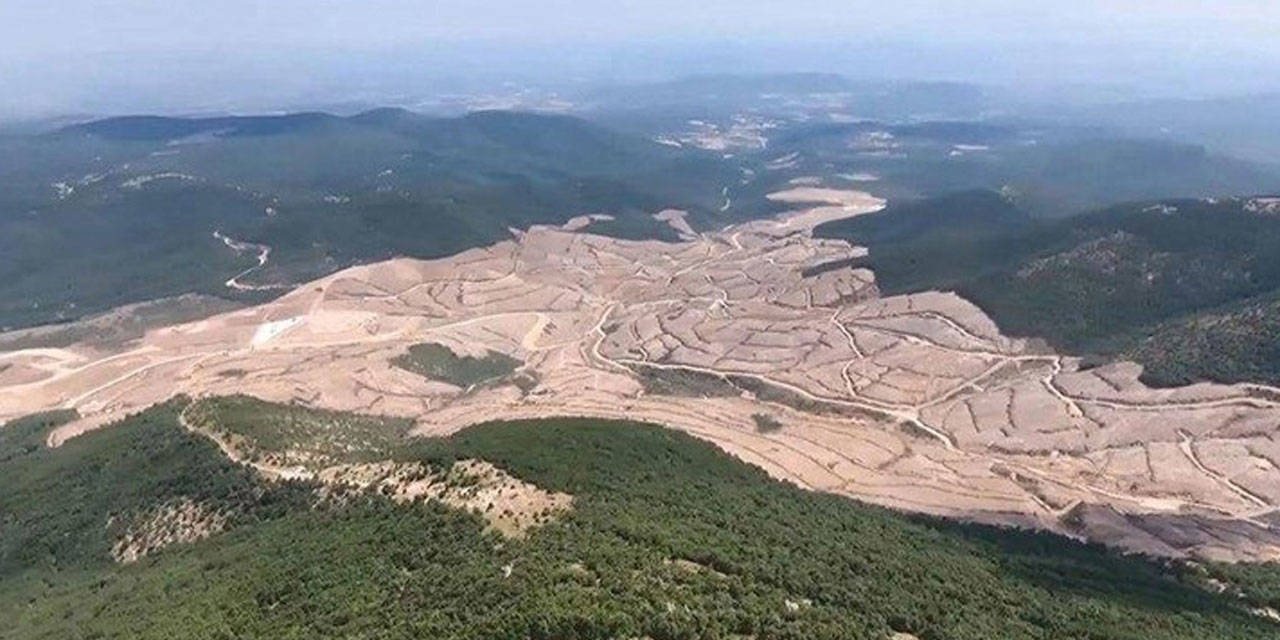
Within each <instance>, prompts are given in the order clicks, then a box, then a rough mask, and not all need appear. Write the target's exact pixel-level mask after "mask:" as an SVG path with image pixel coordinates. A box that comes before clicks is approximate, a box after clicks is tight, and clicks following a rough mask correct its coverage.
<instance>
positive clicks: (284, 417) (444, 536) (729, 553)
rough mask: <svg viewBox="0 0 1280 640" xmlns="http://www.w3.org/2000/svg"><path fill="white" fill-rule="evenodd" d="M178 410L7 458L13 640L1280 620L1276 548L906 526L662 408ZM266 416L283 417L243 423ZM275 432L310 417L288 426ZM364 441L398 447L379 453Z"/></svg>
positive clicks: (1067, 632) (932, 631)
mask: <svg viewBox="0 0 1280 640" xmlns="http://www.w3.org/2000/svg"><path fill="white" fill-rule="evenodd" d="M188 403H189V401H187V400H184V399H179V400H176V401H173V402H170V403H167V404H165V405H161V406H158V407H156V408H153V409H151V410H148V411H146V412H144V413H142V414H140V415H137V416H134V417H131V418H129V419H127V420H125V421H124V422H122V423H120V424H117V425H114V426H111V427H109V428H106V429H103V430H101V431H98V432H95V433H92V434H88V435H85V436H82V437H81V438H77V439H75V440H72V441H70V442H68V443H67V444H65V445H64V446H63V447H62V448H59V449H55V450H50V449H45V448H44V447H43V446H40V447H38V448H36V449H33V450H29V451H24V452H21V453H18V454H16V455H15V456H12V457H8V456H7V457H5V458H0V480H2V481H3V483H4V486H5V487H6V491H5V492H4V494H3V495H2V496H0V507H3V513H4V518H3V519H0V527H3V529H2V531H3V534H4V535H3V536H2V537H0V540H3V544H0V578H2V580H0V616H3V618H4V619H5V620H6V629H5V637H6V638H14V639H25V638H41V637H133V638H170V637H174V636H175V635H180V636H182V637H187V638H214V637H228V636H230V637H285V636H301V637H311V638H331V637H333V638H336V637H352V636H376V637H382V638H420V637H451V638H493V637H515V638H617V637H651V638H694V637H759V638H875V639H883V638H889V637H918V638H956V639H984V640H985V639H987V638H994V637H999V638H1011V639H1014V638H1086V637H1088V638H1137V637H1159V638H1168V639H1177V638H1189V639H1190V638H1197V639H1198V638H1207V637H1212V638H1223V639H1229V638H1241V639H1244V638H1249V639H1253V638H1263V637H1271V636H1273V635H1275V634H1276V633H1277V629H1278V628H1277V626H1276V623H1275V622H1274V621H1272V620H1270V619H1268V618H1266V617H1265V616H1264V615H1263V614H1261V613H1258V612H1257V611H1260V610H1261V609H1260V608H1261V607H1267V606H1275V605H1276V604H1277V603H1276V601H1275V598H1274V593H1273V591H1274V590H1273V589H1271V587H1270V586H1269V585H1273V584H1274V575H1275V571H1276V569H1275V568H1274V567H1268V566H1265V565H1257V566H1252V567H1238V568H1236V567H1225V566H1218V565H1205V566H1194V565H1189V564H1181V563H1170V562H1153V561H1149V560H1146V559H1143V558H1140V557H1133V556H1121V555H1117V554H1115V553H1113V552H1108V551H1106V550H1104V549H1102V548H1101V547H1097V546H1087V545H1084V544H1080V543H1078V542H1074V541H1071V540H1068V539H1065V538H1060V537H1057V536H1053V535H1049V534H1036V533H1028V532H1020V531H1016V530H1007V529H997V528H991V527H984V526H976V525H964V524H953V523H946V522H943V521H939V520H933V519H928V518H913V517H908V516H904V515H900V514H898V513H895V512H891V511H888V510H884V509H881V508H875V507H868V506H864V505H862V504H860V503H857V502H854V501H851V500H848V499H845V498H840V497H836V496H830V495H822V494H816V493H811V492H807V491H804V490H801V489H799V488H797V487H794V486H791V485H788V484H784V483H781V482H778V481H775V480H771V479H769V478H768V477H767V476H766V475H765V474H764V473H763V472H762V471H760V470H758V469H756V468H753V467H749V466H747V465H745V464H743V463H742V462H739V461H738V460H735V459H734V458H731V457H729V456H728V455H726V454H724V453H722V452H720V451H718V450H716V449H715V448H713V447H712V446H710V445H708V444H706V443H702V442H699V441H696V440H694V439H692V438H690V437H688V436H686V435H683V434H678V433H675V432H672V431H667V430H663V429H660V428H657V427H652V426H647V425H641V424H635V423H619V422H607V421H596V420H581V419H577V420H575V419H554V420H542V421H529V422H508V423H491V424H487V425H482V426H479V427H474V428H471V429H467V430H464V431H462V432H460V433H458V434H457V435H454V436H452V437H449V438H446V439H441V440H431V439H427V440H408V441H405V440H400V441H399V442H400V444H398V445H394V446H393V448H392V449H386V448H384V447H385V446H386V445H388V444H390V443H394V442H396V438H397V436H395V435H394V433H395V431H394V430H395V429H396V428H397V427H396V426H395V425H394V424H393V423H386V426H387V428H388V429H390V431H388V432H387V433H386V434H384V435H386V436H391V438H390V439H385V438H379V439H378V440H377V441H378V442H379V444H378V445H377V446H376V447H375V448H371V449H367V450H366V449H360V447H361V446H363V445H361V444H359V443H362V442H370V441H369V440H368V435H369V434H371V433H373V431H371V430H375V431H376V429H377V428H378V425H379V422H378V419H376V418H374V417H370V416H350V415H343V414H338V413H333V412H315V411H311V410H308V409H302V408H300V407H288V406H283V405H269V404H266V403H260V402H256V401H253V400H251V399H245V398H240V399H229V400H221V399H208V400H201V401H199V404H200V406H199V407H193V406H192V405H190V404H188ZM255 411H258V412H263V413H262V415H263V416H264V417H267V420H266V421H265V422H263V423H262V424H255V421H254V412H255ZM184 425H185V428H184ZM282 425H295V426H297V425H305V426H306V429H305V430H302V431H299V430H297V429H296V428H293V429H291V430H290V431H288V433H289V434H292V435H289V436H287V437H284V438H281V437H279V436H278V434H276V433H274V432H273V431H272V430H273V429H275V428H277V427H280V426H282ZM10 427H12V425H10ZM10 427H6V429H8V428H10ZM347 429H355V431H353V432H352V433H351V434H346V435H350V436H352V437H350V438H349V437H346V435H344V431H345V430H347ZM207 430H212V431H207ZM232 433H235V434H239V436H238V437H239V438H240V440H237V442H238V443H239V444H240V445H246V446H247V445H252V446H254V447H257V448H258V449H259V450H263V448H265V449H271V450H273V451H275V453H276V454H277V455H275V456H274V457H273V458H272V459H274V460H285V459H291V458H292V457H293V456H291V455H287V454H288V453H289V452H290V451H294V452H295V454H296V453H298V452H301V451H312V449H311V448H310V447H311V446H312V445H313V444H314V443H316V442H319V441H324V442H331V441H334V440H333V438H334V437H336V438H337V439H338V441H341V442H346V443H347V444H348V445H349V446H348V449H350V447H355V448H356V449H359V451H358V452H355V454H356V456H357V458H355V459H361V460H369V461H366V462H363V463H360V464H354V465H353V464H351V462H350V460H352V459H353V458H350V457H348V456H345V455H344V456H342V457H339V458H334V459H330V460H328V461H324V460H322V459H320V458H314V457H312V458H309V459H310V460H312V461H313V463H314V464H310V465H308V466H307V467H306V468H308V469H312V470H313V471H310V472H300V473H304V476H300V477H299V479H294V480H284V479H276V480H269V479H267V476H266V475H264V473H263V467H262V465H264V464H269V463H267V462H264V460H265V459H264V458H261V457H256V458H255V460H256V462H254V463H253V464H254V465H257V466H248V465H242V464H237V463H235V462H232V461H231V460H229V459H228V458H227V457H225V454H226V452H230V453H231V454H232V455H235V454H236V452H237V451H238V449H236V448H235V446H232V445H229V444H228V442H229V441H228V440H227V439H226V438H227V437H229V435H230V434H232ZM206 434H209V435H212V436H214V437H216V438H218V442H219V443H220V444H219V445H215V444H214V443H213V442H211V441H210V440H208V439H206V438H207V437H208V436H207V435H206ZM317 438H320V439H321V440H317ZM353 443H354V444H353ZM220 447H222V449H220ZM298 447H302V448H301V449H297V448H298ZM374 452H380V453H378V455H381V456H386V457H387V459H386V461H385V462H382V463H378V462H374V461H371V460H372V459H366V457H365V456H367V455H370V454H373V453H374ZM316 465H319V466H320V467H323V466H324V465H333V466H329V467H327V469H328V470H333V469H338V470H341V471H342V473H341V474H339V473H329V472H328V471H326V470H324V469H321V470H318V471H315V469H319V467H317V466H316ZM406 469H410V470H416V471H412V472H411V473H409V472H404V471H403V470H406ZM444 469H453V471H452V472H450V473H449V474H446V475H439V474H438V473H437V472H438V471H440V470H444ZM477 470H479V471H477ZM306 473H310V475H305V474H306ZM477 473H480V474H482V475H476V474H477ZM371 474H373V475H371ZM494 478H503V479H502V480H501V484H500V485H492V482H493V479H494ZM415 483H416V484H415ZM413 486H420V487H431V489H427V490H423V491H422V492H420V493H418V494H414V493H412V491H409V490H407V489H406V488H407V487H413ZM491 487H492V488H494V489H496V491H491ZM486 492H488V493H486ZM512 492H515V493H516V494H519V495H540V496H550V497H547V498H544V500H550V502H544V503H542V504H545V505H558V506H544V507H541V509H542V511H541V512H540V513H539V514H537V515H536V519H535V520H532V521H530V525H528V526H526V527H525V528H523V529H521V530H519V531H518V532H517V531H513V530H510V529H503V528H501V527H498V526H496V524H495V523H500V522H502V521H503V514H504V513H510V512H511V511H513V510H521V509H527V508H528V507H527V506H520V505H528V504H531V503H529V502H528V501H525V502H501V500H502V498H501V496H503V495H511V494H512ZM415 496H416V497H415ZM486 496H489V497H486ZM555 496H560V497H559V498H556V497H555ZM477 500H479V501H480V502H477ZM485 500H488V502H484V501H485ZM483 504H487V505H489V507H483V506H480V505H483ZM468 505H474V506H468ZM494 505H497V506H494ZM503 505H507V506H503ZM895 634H909V635H895Z"/></svg>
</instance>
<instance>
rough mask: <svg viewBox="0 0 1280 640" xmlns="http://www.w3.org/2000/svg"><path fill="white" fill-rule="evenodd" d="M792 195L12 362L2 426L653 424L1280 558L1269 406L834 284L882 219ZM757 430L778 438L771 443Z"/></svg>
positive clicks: (861, 285)
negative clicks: (826, 236)
mask: <svg viewBox="0 0 1280 640" xmlns="http://www.w3.org/2000/svg"><path fill="white" fill-rule="evenodd" d="M773 197H774V199H775V200H776V201H778V202H780V203H783V204H790V206H794V207H799V208H797V209H796V210H794V211H792V212H791V213H789V214H786V215H784V216H782V217H780V218H777V219H774V220H765V221H758V222H752V223H748V224H745V225H740V226H735V227H730V228H728V229H725V230H723V231H721V232H717V233H713V234H704V235H701V236H697V237H693V238H690V239H689V240H685V241H682V242H679V243H661V242H630V241H619V240H616V239H610V238H604V237H600V236H594V235H589V234H584V233H581V232H580V231H575V230H574V229H578V228H579V227H578V226H577V225H570V228H550V227H537V228H534V229H532V230H530V231H529V232H528V233H525V234H521V235H520V236H519V237H518V238H516V239H514V240H511V241H507V242H503V243H500V244H498V245H494V246H492V247H489V248H487V249H483V250H473V251H469V252H465V253H463V254H459V255H458V256H454V257H453V258H449V259H445V260H436V261H414V260H394V261H389V262H384V263H379V264H375V265H369V266H365V267H358V268H355V269H350V270H346V271H343V272H340V273H338V274H335V275H333V276H330V277H328V278H325V279H322V280H319V281H316V282H314V283H311V284H308V285H306V286H304V287H300V288H298V289H297V290H295V291H293V292H292V293H290V294H287V295H285V296H283V297H282V298H280V299H279V300H277V301H275V302H273V303H271V304H268V305H263V306H260V307H256V308H252V309H247V310H244V311H239V312H234V313H230V314H226V315H222V316H217V317H214V318H211V319H209V320H206V321H203V322H198V323H192V324H186V325H178V326H174V327H170V328H166V329H163V330H158V331H153V332H151V333H149V334H148V335H147V337H146V338H145V339H144V340H143V341H142V342H141V343H139V344H137V345H131V346H129V347H124V348H120V349H117V350H114V351H106V352H104V351H101V350H96V348H94V347H92V346H73V347H71V348H67V349H33V350H25V351H14V352H9V353H5V354H3V355H2V356H0V359H2V360H0V361H2V362H3V363H5V364H7V365H9V367H10V371H11V372H12V373H11V374H10V375H12V376H13V378H12V379H13V380H14V381H15V382H14V383H12V384H8V385H5V386H3V387H0V408H2V409H3V410H5V411H11V412H13V413H14V414H15V415H20V414H25V413H31V412H35V411H40V410H46V409H49V408H55V407H68V408H71V407H73V408H76V409H77V410H78V411H79V412H80V414H81V415H82V416H83V417H82V418H81V419H79V420H77V421H75V422H73V423H71V424H69V425H66V426H65V427H62V428H59V429H58V430H55V431H54V432H53V433H52V434H51V435H50V442H52V443H54V444H58V443H61V442H65V441H67V440H68V439H69V438H72V437H73V436H75V435H76V434H78V433H82V432H84V431H86V430H91V429H94V428H97V427H99V426H101V425H103V424H105V423H106V422H109V421H111V420H115V419H118V418H120V417H122V416H123V415H125V414H127V413H128V412H130V411H138V410H141V409H143V408H145V407H147V406H150V405H151V404H153V403H155V402H158V401H161V400H164V399H166V398H168V397H170V396H171V395H172V394H174V393H177V392H184V393H188V394H191V395H194V396H204V395H208V394H214V395H227V394H233V393H246V394H251V395H253V396H257V397H260V398H263V399H266V400H273V401H278V402H292V403H299V404H302V405H306V406H311V407H316V408H323V409H333V410H345V411H359V412H364V413H379V414H387V415H394V416H399V417H404V418H411V419H413V420H415V421H416V426H415V432H416V433H420V434H448V433H453V432H456V431H458V430H459V429H462V428H464V427H466V426H468V425H472V424H477V423H481V422H487V421H491V420H494V419H511V418H535V417H551V416H562V415H578V416H595V417H606V418H623V419H641V420H646V421H651V422H656V423H659V424H663V425H668V426H671V427H673V428H676V429H681V430H684V431H687V432H689V433H692V434H695V435H697V436H699V437H702V438H705V439H707V440H710V441H712V442H714V443H716V444H717V445H719V446H720V447H722V448H723V449H725V450H726V451H729V452H731V453H733V454H734V455H737V456H739V457H740V458H742V459H743V460H745V461H748V462H751V463H753V464H757V465H759V466H761V467H762V468H764V469H766V470H767V471H769V473H771V474H773V475H774V476H776V477H779V478H784V479H787V480H789V481H792V482H794V483H796V484H799V485H800V486H803V487H807V488H811V489H815V490H820V491H826V492H832V493H837V494H841V495H846V496H853V497H857V498H860V499H863V500H867V501H872V502H876V503H879V504H884V505H889V506H893V507H897V508H902V509H907V510H911V511H920V512H926V513H934V514H941V515H949V516H954V517H960V518H965V519H975V520H982V521H994V522H1002V523H1016V524H1020V525H1026V526H1036V527H1042V528H1046V529H1050V530H1053V531H1058V532H1062V533H1067V534H1071V535H1076V536H1082V537H1087V538H1090V539H1093V540H1098V541H1104V542H1107V543H1110V544H1115V545H1118V546H1122V547H1125V548H1128V549H1134V550H1141V551H1145V552H1149V553H1157V554H1164V555H1169V556H1186V555H1193V556H1202V557H1211V558H1234V559H1241V558H1250V559H1269V558H1274V557H1277V556H1278V555H1280V533H1278V532H1277V530H1276V519H1277V517H1278V516H1277V511H1276V506H1277V504H1278V503H1280V466H1278V465H1277V464H1276V462H1275V461H1276V460H1278V459H1280V454H1277V452H1276V450H1275V446H1274V443H1275V437H1274V436H1275V432H1276V428H1277V427H1276V425H1277V424H1278V423H1280V399H1278V398H1280V395H1277V392H1276V390H1274V389H1270V388H1265V387H1260V386H1257V385H1253V386H1250V385H1237V386H1222V385H1195V386H1190V387H1183V388H1177V389H1167V390H1153V389H1149V388H1147V387H1145V386H1144V385H1142V384H1141V383H1140V382H1138V380H1137V376H1138V370H1137V368H1136V367H1134V366H1132V365H1127V364H1116V365H1111V366H1107V367H1099V368H1093V369H1088V368H1084V367H1082V366H1081V362H1080V361H1079V360H1077V359H1075V358H1070V357H1063V356H1060V355H1057V354H1055V353H1053V352H1052V351H1049V350H1047V349H1046V348H1044V346H1043V345H1042V344H1039V343H1037V342H1034V341H1028V340H1024V339H1017V338H1010V337H1007V336H1004V335H1001V334H1000V332H999V331H998V330H997V328H996V325H995V323H993V322H992V321H991V320H990V319H989V318H988V317H987V316H985V315H984V314H983V313H982V312H981V311H980V310H979V309H978V308H977V307H975V306H973V305H972V304H970V303H968V302H966V301H965V300H964V299H962V298H960V297H959V296H956V295H954V294H944V293H937V292H931V293H921V294H913V295H905V296H890V297H881V296H880V294H879V292H878V291H877V287H876V284H875V277H874V275H873V274H872V273H871V272H870V271H867V270H863V269H850V268H847V267H845V268H837V269H817V266H819V265H830V264H832V263H833V262H840V261H847V260H850V259H851V258H857V257H859V256H862V255H864V254H865V250H863V249H860V248H856V247H852V246H850V245H849V244H847V243H844V242H839V241H826V240H817V239H814V238H813V237H812V235H811V231H812V229H813V227H814V226H815V225H817V224H820V223H822V222H824V221H828V220H834V219H839V218H844V217H848V216H851V215H865V214H867V213H869V212H872V211H875V210H877V209H879V208H880V207H881V206H882V203H881V202H879V201H877V200H875V199H874V198H870V197H868V196H866V195H864V194H858V193H853V192H839V191H826V190H821V189H813V188H799V189H796V190H793V191H788V192H784V193H778V194H775V195H774V196H773ZM813 201H824V202H827V203H828V204H825V205H821V206H817V207H814V206H813V205H812V204H806V203H812V202H813ZM422 343H433V344H438V345H442V346H444V347H448V348H449V349H450V350H451V351H452V352H454V353H456V354H482V353H484V352H494V353H502V354H506V355H507V356H508V357H510V358H512V359H514V360H516V361H519V363H520V366H518V367H517V368H516V369H515V370H514V371H512V372H511V375H509V376H508V377H506V378H503V379H499V380H497V381H495V382H493V383H486V384H481V385H474V386H468V387H465V388H464V387H460V386H458V385H457V384H455V383H452V382H450V381H447V380H442V379H432V378H430V377H423V376H422V375H420V374H418V373H414V372H410V371H406V370H404V369H402V368H400V367H399V366H396V364H395V363H396V362H397V361H398V359H399V358H401V357H402V356H403V355H404V354H406V353H409V352H410V349H411V347H412V346H413V345H417V344H422ZM428 375H430V374H429V373H428ZM760 414H765V415H768V416H770V417H771V418H772V419H773V420H776V421H777V422H778V423H779V424H781V425H782V428H780V429H760V428H759V418H758V417H757V416H758V415H760Z"/></svg>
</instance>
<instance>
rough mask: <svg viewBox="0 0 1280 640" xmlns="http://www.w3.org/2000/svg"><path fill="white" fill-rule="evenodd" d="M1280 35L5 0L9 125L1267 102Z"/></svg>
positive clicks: (775, 16)
mask: <svg viewBox="0 0 1280 640" xmlns="http://www.w3.org/2000/svg"><path fill="white" fill-rule="evenodd" d="M1277 33H1280V0H1213V1H1208V0H1204V1H1193V0H963V1H934V2H922V1H918V0H896V1H891V2H885V1H884V0H874V1H866V0H769V1H762V0H621V1H612V2H610V1H607V0H489V1H485V0H435V1H431V0H417V1H413V0H261V1H256V2H254V1H249V0H199V1H192V0H163V1H162V0H0V115H2V114H3V111H5V110H7V111H9V112H19V111H25V112H45V111H59V110H61V111H74V110H76V109H77V108H79V109H83V110H95V109H96V110H101V109H104V108H114V107H111V106H110V105H113V104H116V103H115V102H112V100H116V101H117V102H118V101H119V100H120V99H124V98H129V99H131V100H134V101H135V103H138V104H146V102H145V101H146V100H148V99H153V98H154V99H156V100H160V99H161V98H165V99H169V100H180V99H181V98H184V97H186V98H189V100H188V101H189V102H191V103H193V104H195V103H198V102H199V101H200V100H204V99H205V98H204V97H202V96H203V95H204V94H201V93H200V91H201V90H208V88H209V87H210V86H213V85H217V84H218V83H222V84H225V85H226V86H227V87H228V89H227V92H228V93H235V92H236V90H237V89H236V87H235V85H236V84H237V83H236V80H237V79H241V80H243V82H242V83H241V84H242V85H243V86H240V87H239V90H240V91H242V92H261V91H266V90H272V89H273V88H274V89H279V92H281V95H283V92H284V87H286V86H287V88H288V91H289V92H292V93H291V95H301V94H304V93H308V92H310V93H311V94H318V93H323V92H324V91H330V90H331V89H332V88H333V87H340V86H344V83H350V82H352V81H353V79H361V78H364V79H368V80H369V81H370V82H371V83H373V84H376V85H377V88H378V90H385V88H386V87H388V86H392V87H394V86H396V83H398V82H401V79H402V78H404V77H406V76H411V77H420V76H426V75H434V76H446V75H448V74H449V73H454V74H456V75H476V74H481V73H485V72H491V73H510V74H512V75H520V74H526V73H529V72H539V73H542V74H549V75H554V74H555V73H562V74H564V75H566V76H567V75H573V74H585V75H593V77H597V78H598V77H605V76H608V74H610V73H614V72H617V73H619V74H625V73H634V74H639V75H645V74H646V73H647V74H648V75H650V76H655V75H680V74H681V73H683V72H686V71H709V70H725V71H730V70H770V71H779V70H787V69H791V68H794V69H796V70H820V71H837V72H841V73H845V74H847V75H854V76H876V77H885V76H899V77H900V76H904V75H905V76H914V77H926V78H932V79H939V78H941V79H956V80H972V81H982V82H990V83H1006V84H1015V85H1016V84H1020V83H1024V82H1027V83H1031V82H1047V81H1051V80H1052V81H1061V82H1066V83H1090V82H1096V83H1111V84H1116V83H1132V84H1134V85H1140V86H1143V87H1144V88H1146V89H1148V90H1150V89H1153V88H1155V89H1160V88H1165V89H1167V92H1169V93H1172V94H1180V93H1181V92H1184V91H1195V90H1197V89H1198V88H1200V87H1201V86H1202V85H1203V87H1206V89H1205V91H1206V92H1210V93H1211V92H1213V91H1220V92H1232V91H1246V90H1267V89H1270V90H1275V89H1280V37H1277V36H1276V34H1277ZM531 51H534V52H536V53H535V54H531V53H530V52H531ZM410 61H411V62H410ZM397 64H401V65H404V66H406V67H411V68H405V69H399V70H394V67H396V65H397ZM646 65H647V66H646ZM388 69H393V71H388ZM308 79H312V80H310V81H312V84H311V85H308V84H307V82H308V81H309V80H308ZM373 84H371V85H370V86H373ZM352 89H353V90H355V89H358V87H352ZM152 94H155V95H152ZM120 104H121V108H124V103H120ZM133 104H134V103H128V106H129V107H130V108H132V105H133ZM174 104H175V105H176V104H178V103H176V102H175V103H174ZM104 105H106V106H104Z"/></svg>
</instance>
